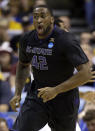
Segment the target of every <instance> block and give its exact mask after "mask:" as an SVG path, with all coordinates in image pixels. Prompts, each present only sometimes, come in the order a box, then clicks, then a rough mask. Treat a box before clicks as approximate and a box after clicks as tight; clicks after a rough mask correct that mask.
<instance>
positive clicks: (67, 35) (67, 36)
mask: <svg viewBox="0 0 95 131" xmlns="http://www.w3.org/2000/svg"><path fill="white" fill-rule="evenodd" d="M55 34H56V38H57V39H61V40H71V39H74V35H73V34H72V33H71V32H66V31H65V30H63V29H60V28H59V27H58V26H56V29H55Z"/></svg>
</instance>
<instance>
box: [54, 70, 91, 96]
mask: <svg viewBox="0 0 95 131" xmlns="http://www.w3.org/2000/svg"><path fill="white" fill-rule="evenodd" d="M89 79H91V72H90V71H88V72H86V71H79V72H78V73H77V74H75V75H74V76H72V77H71V78H70V79H68V80H66V81H65V82H63V83H61V84H60V85H58V86H56V87H55V88H56V92H57V94H60V93H62V92H67V91H70V90H72V89H74V88H76V87H78V86H80V85H83V84H85V83H87V82H88V81H89Z"/></svg>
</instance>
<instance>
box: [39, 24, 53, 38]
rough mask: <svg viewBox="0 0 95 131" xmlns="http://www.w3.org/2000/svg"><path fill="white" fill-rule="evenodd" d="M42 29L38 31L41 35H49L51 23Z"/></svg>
mask: <svg viewBox="0 0 95 131" xmlns="http://www.w3.org/2000/svg"><path fill="white" fill-rule="evenodd" d="M41 30H42V31H41V32H39V30H38V31H37V33H38V35H39V36H46V35H48V33H49V32H50V30H51V24H50V25H48V26H47V27H46V28H43V29H41Z"/></svg>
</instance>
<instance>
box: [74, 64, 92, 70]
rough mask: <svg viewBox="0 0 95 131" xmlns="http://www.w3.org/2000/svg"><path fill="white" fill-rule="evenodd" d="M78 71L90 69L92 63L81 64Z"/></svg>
mask: <svg viewBox="0 0 95 131" xmlns="http://www.w3.org/2000/svg"><path fill="white" fill-rule="evenodd" d="M76 69H77V71H78V72H79V71H81V70H90V64H89V62H87V63H84V64H81V65H79V66H77V67H76Z"/></svg>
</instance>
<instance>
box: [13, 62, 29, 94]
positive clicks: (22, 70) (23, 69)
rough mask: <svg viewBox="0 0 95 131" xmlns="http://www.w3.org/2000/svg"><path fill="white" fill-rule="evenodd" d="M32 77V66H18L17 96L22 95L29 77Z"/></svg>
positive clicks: (19, 64)
mask: <svg viewBox="0 0 95 131" xmlns="http://www.w3.org/2000/svg"><path fill="white" fill-rule="evenodd" d="M29 75H30V65H27V66H26V65H23V64H21V63H20V62H19V63H18V65H17V71H16V80H15V85H16V91H15V94H16V95H21V92H22V89H23V87H24V85H25V81H26V79H27V77H28V76H29Z"/></svg>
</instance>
